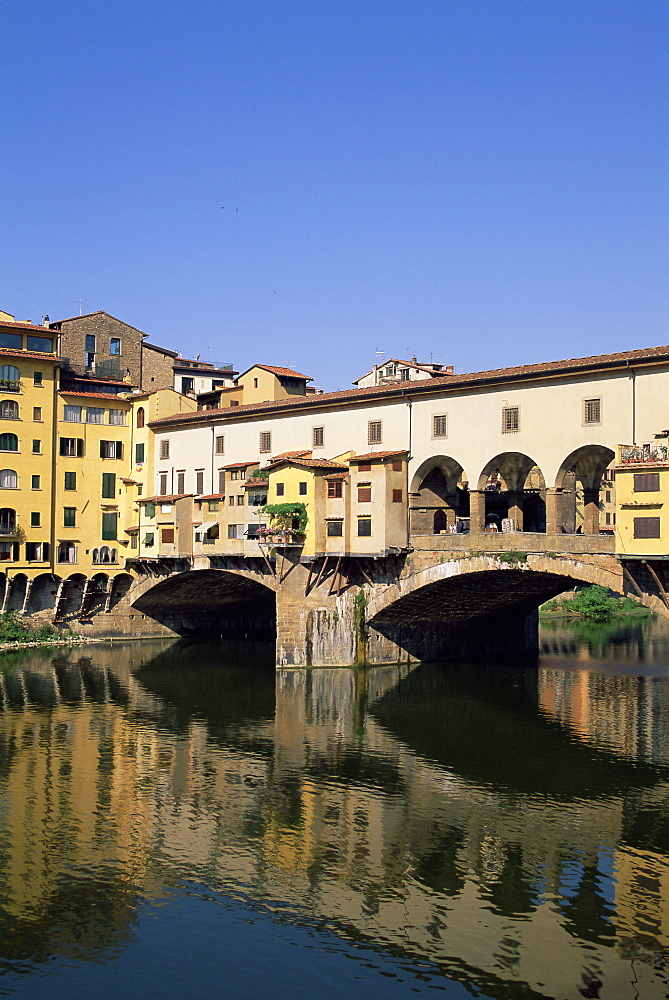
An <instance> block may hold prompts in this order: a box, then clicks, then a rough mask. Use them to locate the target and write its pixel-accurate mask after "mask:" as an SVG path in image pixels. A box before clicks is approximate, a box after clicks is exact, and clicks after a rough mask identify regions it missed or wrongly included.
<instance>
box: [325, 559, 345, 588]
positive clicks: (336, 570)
mask: <svg viewBox="0 0 669 1000" xmlns="http://www.w3.org/2000/svg"><path fill="white" fill-rule="evenodd" d="M341 560H342V557H341V556H339V559H337V565H336V566H335V571H334V575H333V577H332V582H331V583H330V589H329V590H328V597H331V596H332V594H333V592H334V585H335V581H336V579H337V576H338V575H339V567H340V566H341Z"/></svg>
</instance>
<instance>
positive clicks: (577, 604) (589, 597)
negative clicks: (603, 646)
mask: <svg viewBox="0 0 669 1000" xmlns="http://www.w3.org/2000/svg"><path fill="white" fill-rule="evenodd" d="M569 608H570V610H571V611H574V612H576V614H579V615H582V616H583V617H584V618H589V619H590V621H595V622H607V621H610V619H611V618H613V616H614V615H615V614H616V612H617V611H618V610H619V603H618V600H617V598H615V597H611V595H610V594H609V592H608V590H607V589H606V587H601V586H600V585H599V584H597V583H594V584H592V586H590V587H584V588H583V589H582V590H579V592H578V593H577V594H576V596H575V597H574V598H573V600H572V601H571V603H570V605H569Z"/></svg>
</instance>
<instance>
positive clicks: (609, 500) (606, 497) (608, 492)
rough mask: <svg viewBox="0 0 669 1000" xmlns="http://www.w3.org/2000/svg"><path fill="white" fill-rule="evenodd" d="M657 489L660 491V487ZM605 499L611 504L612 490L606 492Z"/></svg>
mask: <svg viewBox="0 0 669 1000" xmlns="http://www.w3.org/2000/svg"><path fill="white" fill-rule="evenodd" d="M657 488H658V490H659V488H660V487H659V485H658V487H657ZM604 499H605V501H606V503H611V490H605V491H604Z"/></svg>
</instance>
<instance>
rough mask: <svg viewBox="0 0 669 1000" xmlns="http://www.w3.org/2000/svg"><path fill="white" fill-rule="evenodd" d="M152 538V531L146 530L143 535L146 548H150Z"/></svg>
mask: <svg viewBox="0 0 669 1000" xmlns="http://www.w3.org/2000/svg"><path fill="white" fill-rule="evenodd" d="M153 539H154V533H153V532H152V531H147V533H146V534H145V535H144V544H145V545H146V547H147V549H150V548H152V546H153Z"/></svg>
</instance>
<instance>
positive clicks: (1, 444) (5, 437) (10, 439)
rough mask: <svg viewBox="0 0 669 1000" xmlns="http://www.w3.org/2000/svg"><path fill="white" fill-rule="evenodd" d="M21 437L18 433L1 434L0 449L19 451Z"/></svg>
mask: <svg viewBox="0 0 669 1000" xmlns="http://www.w3.org/2000/svg"><path fill="white" fill-rule="evenodd" d="M18 450H19V439H18V437H17V436H16V434H8V433H4V434H0V451H18Z"/></svg>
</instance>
